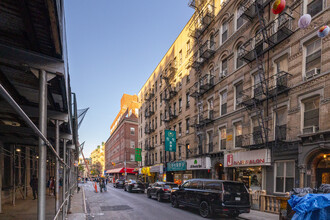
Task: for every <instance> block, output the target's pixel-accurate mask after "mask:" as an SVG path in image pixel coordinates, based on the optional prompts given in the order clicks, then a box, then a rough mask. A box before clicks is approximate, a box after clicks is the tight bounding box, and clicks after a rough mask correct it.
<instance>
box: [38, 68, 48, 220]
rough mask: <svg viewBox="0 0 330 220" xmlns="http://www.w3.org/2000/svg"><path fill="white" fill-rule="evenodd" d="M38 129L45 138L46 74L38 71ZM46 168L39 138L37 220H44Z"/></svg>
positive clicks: (44, 151)
mask: <svg viewBox="0 0 330 220" xmlns="http://www.w3.org/2000/svg"><path fill="white" fill-rule="evenodd" d="M39 86H40V88H39V129H40V131H41V133H42V134H43V135H44V136H47V134H46V133H47V73H46V71H45V70H40V71H39ZM46 166H47V147H46V143H45V141H44V140H43V139H42V138H40V137H39V175H38V176H39V177H38V220H44V219H46Z"/></svg>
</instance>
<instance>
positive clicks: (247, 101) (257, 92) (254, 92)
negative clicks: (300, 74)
mask: <svg viewBox="0 0 330 220" xmlns="http://www.w3.org/2000/svg"><path fill="white" fill-rule="evenodd" d="M290 77H291V74H289V73H287V72H284V71H281V72H279V73H277V74H275V75H273V76H271V77H269V78H268V79H265V80H264V82H263V83H258V84H256V85H254V86H252V87H249V88H247V89H245V90H243V91H242V97H241V99H239V100H238V104H242V105H244V106H245V107H246V108H248V109H251V108H254V107H255V106H259V105H260V104H262V102H263V101H265V100H267V99H271V98H274V97H275V96H278V95H281V94H283V93H287V92H288V91H289V90H290V85H289V79H290ZM266 87H267V90H266Z"/></svg>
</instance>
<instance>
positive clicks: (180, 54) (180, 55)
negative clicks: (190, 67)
mask: <svg viewBox="0 0 330 220" xmlns="http://www.w3.org/2000/svg"><path fill="white" fill-rule="evenodd" d="M179 62H180V63H179V64H180V65H181V64H182V50H180V51H179Z"/></svg>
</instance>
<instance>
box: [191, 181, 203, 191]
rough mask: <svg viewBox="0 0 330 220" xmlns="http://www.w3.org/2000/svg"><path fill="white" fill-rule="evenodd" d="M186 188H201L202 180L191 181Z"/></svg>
mask: <svg viewBox="0 0 330 220" xmlns="http://www.w3.org/2000/svg"><path fill="white" fill-rule="evenodd" d="M188 188H190V189H203V182H202V181H191V182H190V184H189V187H188Z"/></svg>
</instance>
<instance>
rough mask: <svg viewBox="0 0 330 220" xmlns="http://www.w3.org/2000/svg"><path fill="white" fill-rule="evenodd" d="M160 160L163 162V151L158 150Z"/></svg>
mask: <svg viewBox="0 0 330 220" xmlns="http://www.w3.org/2000/svg"><path fill="white" fill-rule="evenodd" d="M159 157H160V162H161V163H163V151H160V152H159Z"/></svg>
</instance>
